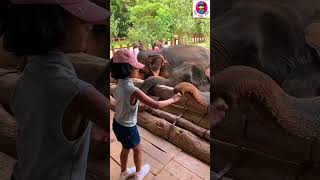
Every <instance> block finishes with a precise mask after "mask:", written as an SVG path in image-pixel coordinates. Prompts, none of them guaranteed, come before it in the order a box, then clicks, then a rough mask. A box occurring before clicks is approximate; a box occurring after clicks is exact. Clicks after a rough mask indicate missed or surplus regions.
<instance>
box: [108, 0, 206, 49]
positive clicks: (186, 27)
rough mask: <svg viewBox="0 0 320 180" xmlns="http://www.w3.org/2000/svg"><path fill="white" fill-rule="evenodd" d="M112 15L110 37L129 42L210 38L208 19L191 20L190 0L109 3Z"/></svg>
mask: <svg viewBox="0 0 320 180" xmlns="http://www.w3.org/2000/svg"><path fill="white" fill-rule="evenodd" d="M111 13H112V14H113V15H114V17H111V21H114V22H113V23H111V26H112V27H111V28H112V30H111V32H110V33H111V35H112V36H113V37H115V36H119V37H128V39H129V41H130V42H131V43H134V42H137V41H141V42H142V43H144V44H152V43H153V42H155V41H157V40H170V39H172V38H173V36H174V35H178V36H179V37H180V38H182V39H188V38H189V37H192V36H193V35H198V36H207V37H209V35H210V22H209V21H210V20H209V19H195V18H193V17H192V0H112V1H111ZM112 18H113V19H112ZM115 31H118V33H116V32H115Z"/></svg>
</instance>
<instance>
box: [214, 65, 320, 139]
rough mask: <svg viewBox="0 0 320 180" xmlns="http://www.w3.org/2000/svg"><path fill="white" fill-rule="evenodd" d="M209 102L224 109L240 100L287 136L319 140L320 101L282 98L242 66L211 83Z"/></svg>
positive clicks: (253, 71)
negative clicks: (218, 102) (222, 103)
mask: <svg viewBox="0 0 320 180" xmlns="http://www.w3.org/2000/svg"><path fill="white" fill-rule="evenodd" d="M211 83H212V84H211V88H212V92H214V93H212V94H211V100H212V101H215V100H217V99H219V98H222V99H224V100H225V102H226V103H227V104H228V105H232V104H239V102H240V100H241V99H246V100H249V101H251V102H256V103H258V104H259V105H261V106H262V109H263V110H264V112H267V113H268V114H269V115H271V117H274V118H275V119H276V121H277V123H278V124H279V125H280V126H281V127H283V128H284V129H285V130H286V131H288V132H289V133H291V134H293V135H296V136H298V137H301V138H307V139H320V116H319V115H320V114H319V112H320V97H316V98H309V99H307V98H304V99H302V98H301V99H298V98H294V97H292V96H289V95H288V94H286V93H285V92H284V91H283V90H282V89H281V88H280V87H279V86H278V85H277V83H276V82H274V81H273V80H272V79H271V78H270V77H269V76H267V75H266V74H264V73H262V72H260V71H258V70H256V69H253V68H250V67H245V66H232V67H230V68H227V69H225V70H224V71H222V72H220V73H219V74H217V76H216V77H215V78H214V79H213V80H212V81H211Z"/></svg>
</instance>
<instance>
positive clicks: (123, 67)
mask: <svg viewBox="0 0 320 180" xmlns="http://www.w3.org/2000/svg"><path fill="white" fill-rule="evenodd" d="M110 70H111V77H112V78H114V79H125V78H127V77H129V76H130V74H131V72H130V70H131V65H130V64H128V63H114V62H113V58H111V60H110Z"/></svg>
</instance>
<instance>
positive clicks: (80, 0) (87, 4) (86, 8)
mask: <svg viewBox="0 0 320 180" xmlns="http://www.w3.org/2000/svg"><path fill="white" fill-rule="evenodd" d="M10 2H11V3H12V4H59V5H60V6H61V7H62V8H64V9H65V10H67V11H69V12H70V13H71V14H73V15H74V16H76V17H78V18H80V19H82V20H84V21H86V22H90V23H96V22H101V21H104V20H106V19H107V18H108V17H109V12H108V11H107V10H106V9H104V8H102V7H100V6H98V5H96V4H95V3H93V2H91V1H90V0H10Z"/></svg>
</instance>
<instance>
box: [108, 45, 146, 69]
mask: <svg viewBox="0 0 320 180" xmlns="http://www.w3.org/2000/svg"><path fill="white" fill-rule="evenodd" d="M113 62H114V63H129V64H130V65H131V66H133V67H135V68H137V69H141V68H143V67H144V64H142V63H140V62H139V61H138V59H137V58H136V56H135V54H133V52H131V51H129V50H128V49H119V50H118V51H116V52H115V53H114V54H113Z"/></svg>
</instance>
